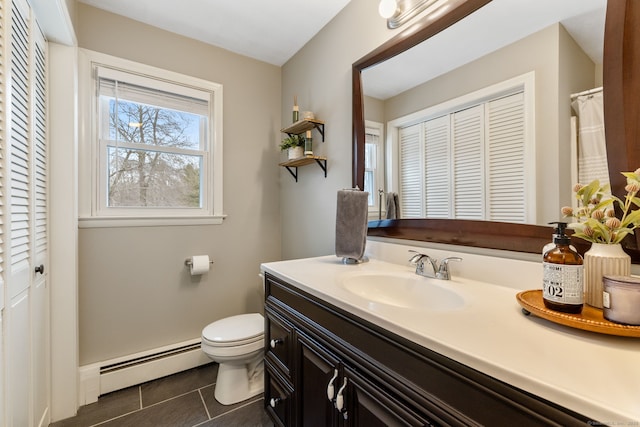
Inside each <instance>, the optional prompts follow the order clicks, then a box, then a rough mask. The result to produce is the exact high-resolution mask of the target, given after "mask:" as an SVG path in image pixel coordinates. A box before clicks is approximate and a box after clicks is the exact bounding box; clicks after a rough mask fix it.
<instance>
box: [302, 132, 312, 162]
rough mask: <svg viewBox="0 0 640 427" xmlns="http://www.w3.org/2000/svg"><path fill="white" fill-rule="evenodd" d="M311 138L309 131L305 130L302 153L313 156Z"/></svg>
mask: <svg viewBox="0 0 640 427" xmlns="http://www.w3.org/2000/svg"><path fill="white" fill-rule="evenodd" d="M312 144H313V138H311V131H310V130H308V131H307V136H306V137H305V139H304V155H305V156H313V145H312Z"/></svg>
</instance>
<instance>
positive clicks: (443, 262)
mask: <svg viewBox="0 0 640 427" xmlns="http://www.w3.org/2000/svg"><path fill="white" fill-rule="evenodd" d="M449 261H462V258H460V257H459V256H450V257H447V258H445V259H443V260H442V264H441V265H447V264H449Z"/></svg>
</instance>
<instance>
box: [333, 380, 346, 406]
mask: <svg viewBox="0 0 640 427" xmlns="http://www.w3.org/2000/svg"><path fill="white" fill-rule="evenodd" d="M346 386H347V377H345V378H344V383H343V384H342V387H340V389H339V390H338V395H337V396H336V409H337V410H338V411H340V412H342V409H343V408H344V397H343V394H342V392H343V391H344V389H345V387H346Z"/></svg>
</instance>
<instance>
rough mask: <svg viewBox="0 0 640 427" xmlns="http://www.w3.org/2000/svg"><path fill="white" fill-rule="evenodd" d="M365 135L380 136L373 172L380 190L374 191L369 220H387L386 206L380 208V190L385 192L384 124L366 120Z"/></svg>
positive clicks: (375, 189)
mask: <svg viewBox="0 0 640 427" xmlns="http://www.w3.org/2000/svg"><path fill="white" fill-rule="evenodd" d="M364 127H365V134H367V133H368V134H372V135H378V143H377V144H376V165H375V168H374V170H373V174H374V179H375V182H376V183H377V184H378V185H377V187H378V188H374V189H373V195H372V196H373V205H372V206H369V218H370V219H378V216H380V215H381V216H382V218H386V206H385V205H384V204H383V205H382V207H381V206H380V196H379V194H378V190H382V191H384V124H382V123H380V122H374V121H372V120H365V122H364Z"/></svg>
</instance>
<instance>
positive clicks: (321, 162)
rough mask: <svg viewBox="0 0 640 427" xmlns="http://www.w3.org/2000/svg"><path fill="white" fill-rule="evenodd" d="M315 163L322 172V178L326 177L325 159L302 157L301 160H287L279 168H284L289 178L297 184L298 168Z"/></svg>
mask: <svg viewBox="0 0 640 427" xmlns="http://www.w3.org/2000/svg"><path fill="white" fill-rule="evenodd" d="M314 161H315V162H316V163H317V164H318V166H320V169H322V171H323V172H324V177H325V178H326V177H327V158H326V157H316V156H309V157H303V158H301V159H295V160H289V161H288V162H284V163H280V166H283V167H285V168H286V169H287V170H288V171H289V173H290V174H291V176H292V177H293V178H294V179H295V180H296V182H298V166H304V165H309V164H311V163H313V162H314Z"/></svg>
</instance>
